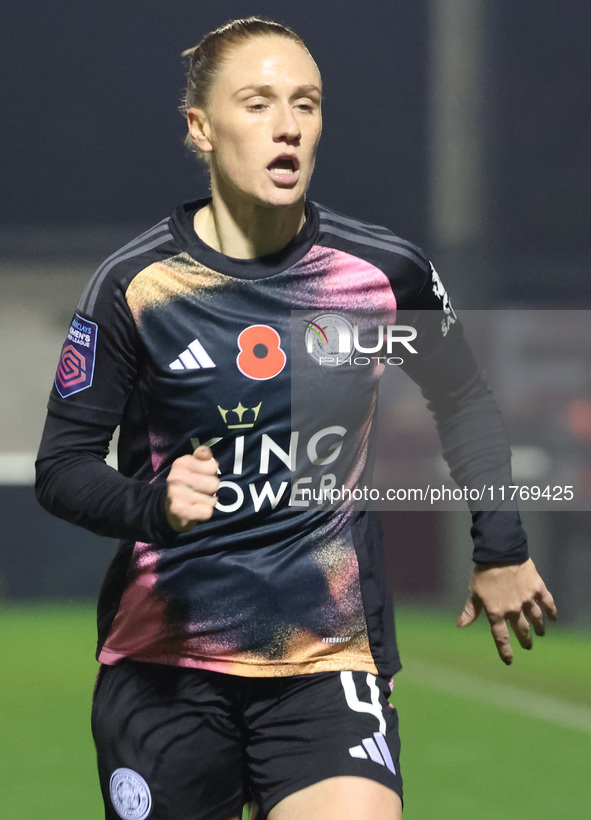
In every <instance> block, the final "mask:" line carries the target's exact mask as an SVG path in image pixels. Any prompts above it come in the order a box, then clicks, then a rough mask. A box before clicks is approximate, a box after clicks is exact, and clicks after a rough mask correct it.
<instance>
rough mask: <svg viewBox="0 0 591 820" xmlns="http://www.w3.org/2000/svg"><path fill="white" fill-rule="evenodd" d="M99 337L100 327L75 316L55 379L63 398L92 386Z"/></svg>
mask: <svg viewBox="0 0 591 820" xmlns="http://www.w3.org/2000/svg"><path fill="white" fill-rule="evenodd" d="M97 335H98V325H97V324H96V323H95V322H91V321H90V320H89V319H83V318H82V317H81V316H79V315H78V314H77V313H75V314H74V318H73V319H72V323H71V325H70V330H69V331H68V336H67V338H66V341H65V342H64V346H63V347H62V354H61V356H60V360H59V364H58V366H57V374H56V377H55V386H56V388H57V391H58V393H59V394H60V396H62V398H64V399H65V398H67V397H68V396H72V395H74V393H79V392H80V391H81V390H86V389H87V388H88V387H90V386H91V385H92V379H93V376H94V362H95V358H96V338H97Z"/></svg>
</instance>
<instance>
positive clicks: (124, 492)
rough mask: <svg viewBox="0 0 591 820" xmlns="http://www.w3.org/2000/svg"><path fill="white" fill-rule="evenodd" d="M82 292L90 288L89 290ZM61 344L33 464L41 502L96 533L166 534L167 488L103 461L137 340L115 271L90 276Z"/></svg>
mask: <svg viewBox="0 0 591 820" xmlns="http://www.w3.org/2000/svg"><path fill="white" fill-rule="evenodd" d="M87 292H88V290H87ZM90 293H91V294H92V299H89V298H87V297H85V296H83V298H82V300H81V302H80V305H79V306H78V310H77V312H76V313H75V314H74V317H73V318H72V322H71V324H70V328H69V331H68V334H67V337H66V340H65V342H64V345H63V347H62V352H61V355H60V359H59V363H58V367H57V372H56V377H55V382H54V386H53V389H52V391H51V395H50V398H49V404H48V415H47V420H46V423H45V429H44V432H43V437H42V441H41V445H40V449H39V453H38V457H37V462H36V484H35V487H36V492H37V498H38V500H39V503H40V504H41V505H42V506H43V507H44V508H45V509H46V510H48V511H49V512H50V513H52V514H54V515H57V516H59V517H61V518H64V519H65V520H67V521H70V522H71V523H74V524H78V525H80V526H83V527H85V528H87V529H89V530H92V531H93V532H96V533H98V534H100V535H107V536H112V537H117V538H131V539H133V540H142V541H147V542H154V541H159V540H162V539H167V538H170V537H172V535H173V530H172V529H171V528H170V527H169V525H168V523H167V521H166V516H165V512H164V494H165V491H166V488H165V487H163V486H161V485H160V486H154V485H153V484H151V483H150V482H149V481H145V480H138V479H134V478H132V477H131V476H125V475H122V474H121V473H119V472H118V471H117V470H115V469H113V468H112V467H110V466H109V465H107V464H106V462H105V458H106V456H107V453H108V450H109V444H110V441H111V438H112V436H113V432H114V430H115V428H116V427H117V425H118V424H119V422H120V421H121V418H122V416H123V414H124V410H125V406H126V403H127V401H128V400H129V396H130V394H131V393H132V391H133V390H134V389H135V387H136V383H137V374H138V367H139V363H140V360H141V356H142V349H141V344H140V341H139V338H138V334H137V330H136V327H135V323H134V321H133V317H132V315H131V313H130V311H129V308H128V306H127V303H126V301H125V294H124V290H123V287H122V285H121V284H120V281H119V280H118V279H117V277H116V276H111V277H110V278H107V279H105V280H104V281H102V282H101V281H100V269H99V272H98V273H97V275H96V276H95V279H94V280H92V281H91V286H90Z"/></svg>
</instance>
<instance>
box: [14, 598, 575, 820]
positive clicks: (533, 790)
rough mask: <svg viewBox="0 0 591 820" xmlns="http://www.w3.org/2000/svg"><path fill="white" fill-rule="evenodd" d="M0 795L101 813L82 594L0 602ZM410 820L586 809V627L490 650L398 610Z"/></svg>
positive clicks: (44, 807) (25, 803)
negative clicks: (509, 656)
mask: <svg viewBox="0 0 591 820" xmlns="http://www.w3.org/2000/svg"><path fill="white" fill-rule="evenodd" d="M0 621H1V630H0V636H1V637H0V647H1V658H2V660H1V664H2V665H1V671H0V726H1V729H0V733H1V740H0V794H1V795H2V798H1V800H2V803H1V805H2V810H1V813H2V816H3V817H7V818H11V820H80V818H84V820H101V818H102V817H103V813H102V807H101V800H100V795H99V791H98V786H97V780H96V774H95V762H94V749H93V746H92V739H91V735H90V727H89V708H90V697H91V692H92V686H93V680H94V676H95V674H96V664H95V662H94V660H93V643H94V635H95V627H94V612H93V608H92V606H86V605H72V606H64V605H57V604H56V605H46V606H38V605H35V606H27V607H25V606H9V605H4V606H2V607H1V608H0ZM397 623H398V632H399V641H400V645H401V650H402V654H403V661H404V664H405V668H404V671H403V672H402V673H401V674H400V675H399V676H397V677H396V683H395V690H394V702H395V704H396V706H397V707H398V709H399V712H400V718H401V734H402V744H403V756H402V765H403V774H404V777H405V804H406V806H405V815H404V816H405V820H426V818H436V819H437V820H447V818H449V819H450V820H452V818H453V820H526V818H529V817H538V818H542V820H564V818H582V817H589V816H591V797H590V792H589V786H588V782H589V765H590V763H591V636H589V635H588V634H577V633H576V632H571V631H568V630H564V629H561V628H560V626H554V625H552V626H551V627H550V629H549V634H548V635H547V636H546V637H545V638H543V639H537V640H536V641H535V647H534V649H533V651H532V652H524V651H522V650H520V649H516V651H515V656H516V657H515V661H514V663H513V666H512V667H510V668H506V667H505V666H504V665H503V664H502V663H501V662H500V661H499V660H498V659H497V658H496V653H495V649H494V646H493V644H492V641H491V639H490V637H489V635H488V631H487V628H486V625H485V624H484V623H477V624H475V625H473V626H472V627H470V628H468V629H467V630H457V629H455V628H454V626H453V616H452V615H450V614H449V613H448V614H440V613H429V612H426V611H420V610H415V609H410V608H408V609H407V608H405V609H402V610H401V611H400V612H399V614H398V618H397Z"/></svg>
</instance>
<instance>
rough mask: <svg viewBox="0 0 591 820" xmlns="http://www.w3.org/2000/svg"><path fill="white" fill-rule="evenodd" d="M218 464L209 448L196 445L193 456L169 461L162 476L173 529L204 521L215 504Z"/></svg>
mask: <svg viewBox="0 0 591 820" xmlns="http://www.w3.org/2000/svg"><path fill="white" fill-rule="evenodd" d="M218 469H219V465H218V463H217V461H216V460H215V458H214V457H213V455H212V453H211V450H210V449H209V447H205V446H203V445H202V446H201V447H198V448H197V449H196V450H195V452H194V453H193V455H190V456H188V455H187V456H181V457H180V458H177V459H176V461H174V462H173V464H172V467H171V468H170V473H169V475H168V478H167V479H166V484H167V493H166V500H165V506H166V517H167V519H168V523H169V524H170V526H171V527H172V528H173V529H174V530H176V531H177V532H188V531H189V530H192V529H193V527H194V526H195V525H196V524H198V523H199V522H200V521H208V520H209V519H210V518H211V516H212V514H213V508H214V507H215V505H216V503H217V496H216V493H217V491H218V489H219V486H220V480H219V478H218V476H217V473H218Z"/></svg>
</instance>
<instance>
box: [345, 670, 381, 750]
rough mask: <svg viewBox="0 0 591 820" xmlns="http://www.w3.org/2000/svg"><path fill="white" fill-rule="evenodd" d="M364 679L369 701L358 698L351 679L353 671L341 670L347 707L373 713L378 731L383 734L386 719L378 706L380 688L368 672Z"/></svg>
mask: <svg viewBox="0 0 591 820" xmlns="http://www.w3.org/2000/svg"><path fill="white" fill-rule="evenodd" d="M366 681H367V685H368V687H369V695H370V698H371V702H369V703H368V702H367V701H365V700H359V698H358V696H357V689H356V688H355V681H354V680H353V673H352V672H341V683H342V685H343V690H344V692H345V698H346V700H347V706H348V707H349V709H352V710H353V711H354V712H367V714H369V715H373V716H374V717H375V719H376V720H377V722H378V724H379V727H380V728H379V731H380V732H381V734H383V735H385V734H386V719H385V717H384V713H383V711H382V707H381V706H380V690H379V689H378V685H377V683H376V679H375V676H374V675H372V674H371V673H370V672H368V673H367V678H366Z"/></svg>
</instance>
